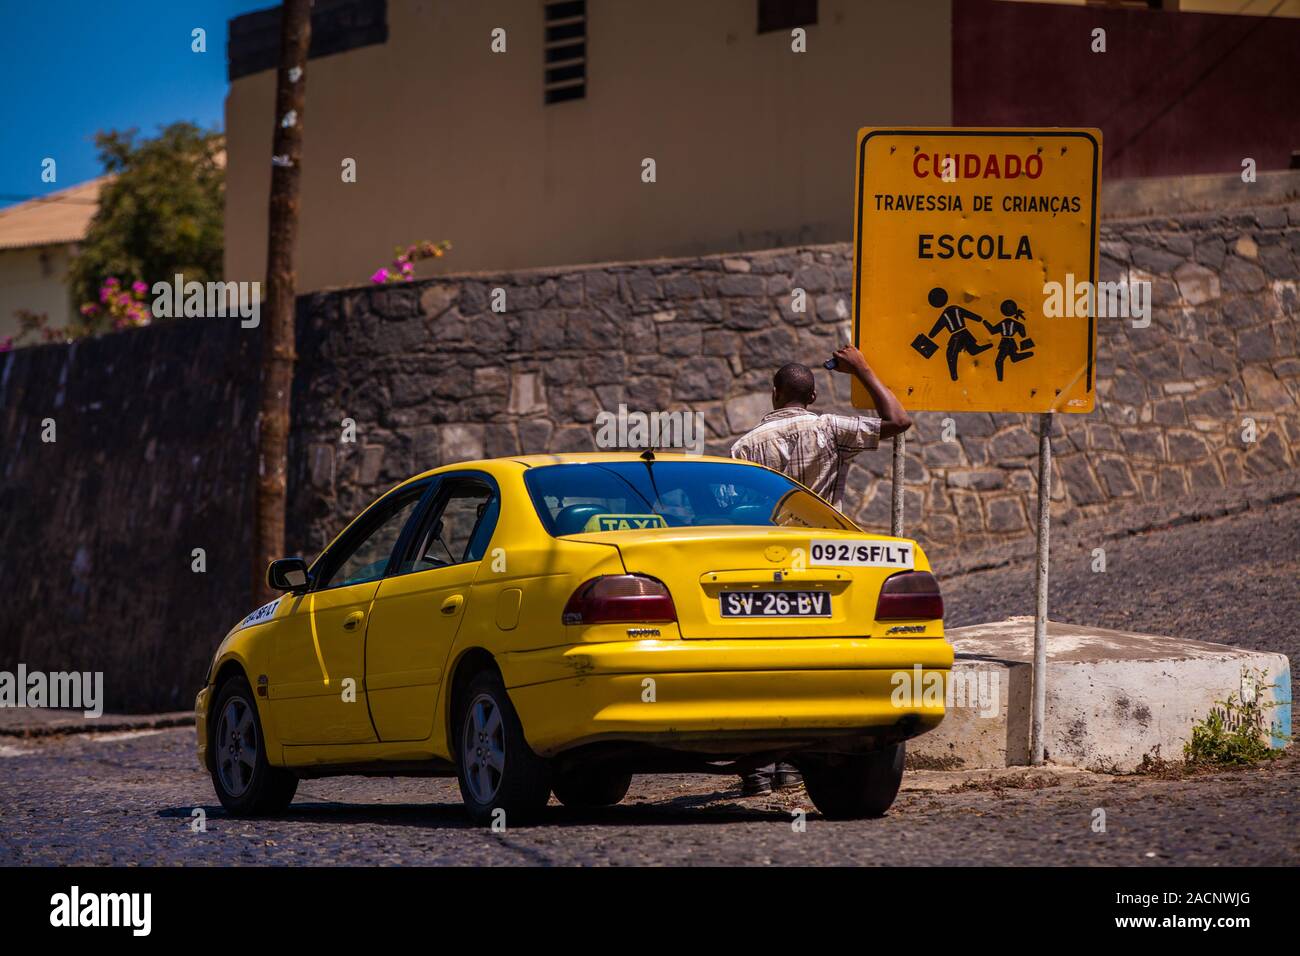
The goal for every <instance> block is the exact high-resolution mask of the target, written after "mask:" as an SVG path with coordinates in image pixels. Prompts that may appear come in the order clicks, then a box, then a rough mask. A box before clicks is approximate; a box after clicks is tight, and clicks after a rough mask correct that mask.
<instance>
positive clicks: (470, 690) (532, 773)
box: [456, 670, 551, 826]
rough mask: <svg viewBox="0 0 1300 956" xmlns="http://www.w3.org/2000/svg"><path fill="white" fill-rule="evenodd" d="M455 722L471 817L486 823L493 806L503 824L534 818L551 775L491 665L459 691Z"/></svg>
mask: <svg viewBox="0 0 1300 956" xmlns="http://www.w3.org/2000/svg"><path fill="white" fill-rule="evenodd" d="M456 728H457V733H456V739H457V748H458V749H457V760H456V765H457V769H458V778H459V781H460V795H461V799H462V800H464V801H465V809H466V810H467V811H468V812H469V816H470V819H472V820H473V821H474V822H475V823H477V824H480V825H485V826H486V825H489V824H491V823H493V822H495V821H494V819H493V817H494V814H495V813H496V811H497V810H503V811H504V812H505V820H504V822H505V823H506V825H507V826H509V825H511V824H514V823H519V822H527V821H529V820H532V819H535V818H536V817H537V816H538V814H540V813H541V810H542V808H543V807H545V806H546V801H547V800H549V799H550V797H551V782H550V775H549V772H548V768H547V765H546V761H545V760H543V759H542V758H541V757H539V756H537V754H535V753H533V751H532V748H531V747H529V746H528V741H527V740H525V739H524V728H523V725H521V724H520V722H519V715H518V714H516V713H515V708H514V705H512V704H511V703H510V695H509V694H507V693H506V688H505V684H503V683H502V681H501V677H500V675H498V674H497V673H496V672H495V671H493V670H483V671H479V673H477V674H475V675H474V677H473V678H472V679H471V680H470V682H469V685H468V686H467V687H466V688H465V690H464V691H463V692H462V693H461V694H460V695H459V700H458V708H457V716H456Z"/></svg>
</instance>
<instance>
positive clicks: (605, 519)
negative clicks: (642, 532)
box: [582, 514, 668, 531]
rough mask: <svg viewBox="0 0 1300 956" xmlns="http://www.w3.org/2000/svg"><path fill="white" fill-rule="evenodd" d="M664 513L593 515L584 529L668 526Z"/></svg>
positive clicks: (609, 529) (614, 529)
mask: <svg viewBox="0 0 1300 956" xmlns="http://www.w3.org/2000/svg"><path fill="white" fill-rule="evenodd" d="M666 527H668V522H667V521H665V520H664V517H663V515H653V514H652V515H592V516H591V518H589V519H588V521H587V523H586V524H585V525H584V526H583V529H582V530H583V531H636V530H638V529H640V528H666Z"/></svg>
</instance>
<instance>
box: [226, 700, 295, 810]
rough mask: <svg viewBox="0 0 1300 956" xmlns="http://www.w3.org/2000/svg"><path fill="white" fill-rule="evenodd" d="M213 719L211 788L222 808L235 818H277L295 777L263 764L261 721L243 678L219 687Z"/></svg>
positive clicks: (290, 796) (289, 796) (290, 795)
mask: <svg viewBox="0 0 1300 956" xmlns="http://www.w3.org/2000/svg"><path fill="white" fill-rule="evenodd" d="M212 719H213V720H214V721H215V726H214V728H213V733H212V771H211V773H212V786H213V788H214V789H215V790H216V791H217V799H218V800H220V801H221V805H222V806H223V807H225V808H226V810H227V811H229V812H230V813H231V814H233V815H235V816H259V815H263V814H268V813H279V812H280V811H281V810H283V809H284V808H285V807H287V806H288V805H289V804H290V803H291V802H292V801H293V795H294V793H295V792H296V791H297V789H298V778H297V777H296V776H294V774H292V773H291V772H290V771H288V770H285V769H283V768H282V767H273V766H271V764H270V763H268V762H267V758H266V743H265V741H266V738H265V737H264V736H263V734H262V721H261V719H260V718H259V717H258V714H257V705H256V704H255V703H254V702H253V688H252V687H250V686H249V684H248V681H247V680H246V679H245V678H243V677H242V676H241V677H232V678H231V679H230V680H228V681H226V682H225V683H224V684H222V685H221V689H220V690H218V691H217V697H216V700H215V701H214V702H213V705H212Z"/></svg>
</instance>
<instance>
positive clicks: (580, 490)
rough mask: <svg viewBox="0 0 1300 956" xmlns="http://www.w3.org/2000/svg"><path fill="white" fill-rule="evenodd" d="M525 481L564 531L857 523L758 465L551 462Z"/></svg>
mask: <svg viewBox="0 0 1300 956" xmlns="http://www.w3.org/2000/svg"><path fill="white" fill-rule="evenodd" d="M524 483H525V484H526V485H527V487H528V493H529V494H530V495H531V496H532V499H533V506H534V507H535V508H536V509H537V514H538V516H539V517H541V519H542V524H543V525H545V526H546V530H547V531H548V532H549V533H550V534H552V535H555V536H556V537H561V536H563V535H569V534H580V533H584V532H590V531H618V530H627V529H654V528H679V527H688V526H693V527H701V526H713V525H754V526H759V527H790V526H794V527H807V528H831V529H852V528H853V527H854V526H853V524H852V523H851V522H850V521H849V520H848V519H847V518H845V517H844V516H843V515H841V514H840V513H839V512H837V511H836V510H835V509H834V508H832V507H831V506H830V505H829V504H827V503H826V502H825V501H823V500H822V499H821V498H819V497H817V496H816V495H814V494H813V493H812V492H810V491H808V490H807V489H805V488H802V487H801V486H799V485H798V484H796V483H795V482H793V481H791V480H790V479H789V478H786V477H785V476H783V475H780V474H777V473H776V472H774V471H768V470H767V469H765V468H756V467H754V466H752V465H731V464H727V463H725V462H708V461H690V460H687V461H681V460H673V461H665V460H663V459H660V460H658V461H654V462H646V461H614V462H600V463H594V462H584V463H574V464H560V465H543V466H541V467H538V468H530V469H529V470H528V471H527V472H525V473H524Z"/></svg>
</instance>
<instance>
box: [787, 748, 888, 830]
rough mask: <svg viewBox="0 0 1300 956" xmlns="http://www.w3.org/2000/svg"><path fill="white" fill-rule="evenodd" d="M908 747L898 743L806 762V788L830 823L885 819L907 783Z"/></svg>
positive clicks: (817, 756)
mask: <svg viewBox="0 0 1300 956" xmlns="http://www.w3.org/2000/svg"><path fill="white" fill-rule="evenodd" d="M905 753H906V747H905V745H904V744H902V743H897V744H894V745H892V746H889V747H885V748H883V749H881V750H877V751H873V752H872V753H869V754H826V755H816V756H810V757H808V758H806V759H805V760H804V761H803V764H802V767H801V769H802V770H803V780H804V785H805V786H806V787H807V788H808V796H809V798H811V800H812V802H813V806H815V807H816V808H817V810H818V812H820V813H821V815H822V816H824V817H826V818H827V819H829V820H856V819H859V818H861V817H880V816H884V815H885V812H886V811H888V810H889V808H890V806H891V805H892V804H893V802H894V798H895V797H896V796H898V788H899V785H901V784H902V782H903V759H904V755H905Z"/></svg>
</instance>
